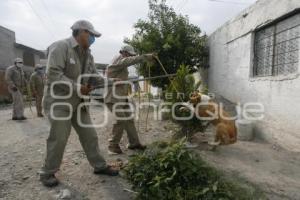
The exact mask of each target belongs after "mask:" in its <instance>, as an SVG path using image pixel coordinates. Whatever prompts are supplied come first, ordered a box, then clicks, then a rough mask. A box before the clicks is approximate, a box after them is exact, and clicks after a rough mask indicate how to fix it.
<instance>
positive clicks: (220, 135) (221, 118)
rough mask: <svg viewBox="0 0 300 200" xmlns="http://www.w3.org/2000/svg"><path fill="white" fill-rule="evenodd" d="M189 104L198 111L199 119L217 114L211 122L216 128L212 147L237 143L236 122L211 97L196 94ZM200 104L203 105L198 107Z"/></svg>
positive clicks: (192, 96)
mask: <svg viewBox="0 0 300 200" xmlns="http://www.w3.org/2000/svg"><path fill="white" fill-rule="evenodd" d="M189 102H190V104H192V105H193V107H194V109H196V110H194V111H195V112H196V114H197V117H201V118H203V117H206V118H208V117H212V116H213V114H214V113H217V116H214V118H213V119H212V120H211V121H210V123H212V124H213V125H214V126H216V134H215V140H214V143H211V145H213V146H218V145H229V144H233V143H235V142H236V141H237V130H236V126H235V121H234V120H231V119H229V117H230V116H229V114H228V113H226V112H225V111H224V110H223V109H222V107H221V106H219V105H218V104H217V103H215V102H213V101H212V100H211V98H210V97H209V96H207V95H204V94H201V93H199V92H194V93H193V94H192V95H191V97H190V101H189ZM199 103H201V105H198V104H199ZM197 105H198V106H197ZM185 110H186V109H185ZM216 111H217V112H216Z"/></svg>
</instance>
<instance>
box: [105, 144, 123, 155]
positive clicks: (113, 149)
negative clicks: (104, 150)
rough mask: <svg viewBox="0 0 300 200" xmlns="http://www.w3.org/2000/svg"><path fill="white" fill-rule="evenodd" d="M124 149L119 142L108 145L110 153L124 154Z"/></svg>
mask: <svg viewBox="0 0 300 200" xmlns="http://www.w3.org/2000/svg"><path fill="white" fill-rule="evenodd" d="M122 153H123V152H122V150H121V148H120V146H119V145H118V144H110V145H109V146H108V154H110V155H116V154H122Z"/></svg>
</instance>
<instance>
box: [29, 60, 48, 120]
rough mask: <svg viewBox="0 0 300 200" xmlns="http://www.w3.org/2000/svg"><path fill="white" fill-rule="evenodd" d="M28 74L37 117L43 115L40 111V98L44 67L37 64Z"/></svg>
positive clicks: (41, 96) (43, 80)
mask: <svg viewBox="0 0 300 200" xmlns="http://www.w3.org/2000/svg"><path fill="white" fill-rule="evenodd" d="M34 71H35V72H33V73H32V74H31V76H30V89H31V93H32V96H34V98H35V101H36V102H35V105H36V111H37V116H38V117H43V113H42V110H43V109H42V99H43V93H44V82H45V67H44V66H42V65H40V64H37V65H36V66H35V69H34Z"/></svg>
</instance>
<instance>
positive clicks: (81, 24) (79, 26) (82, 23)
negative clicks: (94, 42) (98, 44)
mask: <svg viewBox="0 0 300 200" xmlns="http://www.w3.org/2000/svg"><path fill="white" fill-rule="evenodd" d="M71 29H72V30H73V31H74V30H87V31H89V32H90V33H91V34H93V35H94V36H95V37H100V36H101V33H99V32H98V31H96V30H95V29H94V26H93V24H92V23H91V22H89V21H87V20H79V21H77V22H75V23H74V24H73V25H72V26H71Z"/></svg>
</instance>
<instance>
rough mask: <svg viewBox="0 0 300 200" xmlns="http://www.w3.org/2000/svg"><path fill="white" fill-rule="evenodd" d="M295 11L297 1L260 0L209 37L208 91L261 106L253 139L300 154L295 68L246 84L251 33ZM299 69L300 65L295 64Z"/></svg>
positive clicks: (298, 89)
mask: <svg viewBox="0 0 300 200" xmlns="http://www.w3.org/2000/svg"><path fill="white" fill-rule="evenodd" d="M296 8H300V0H259V1H257V2H256V3H255V4H254V5H253V6H251V7H249V8H248V9H246V10H244V11H243V12H242V13H241V14H240V15H239V16H237V17H236V18H235V19H232V20H231V21H229V22H227V23H226V24H224V25H223V26H222V27H220V28H219V29H218V30H216V31H215V32H214V33H213V34H211V36H210V37H209V47H210V68H209V71H208V87H209V90H210V92H215V93H218V94H220V95H222V96H223V97H225V98H226V99H228V100H230V101H232V102H235V103H239V102H240V103H242V104H244V103H246V102H250V101H253V102H261V103H262V104H263V105H264V106H265V118H264V120H262V121H259V122H256V123H255V131H256V135H257V136H258V137H260V138H264V139H266V140H268V141H270V142H272V143H277V144H279V145H281V146H283V147H284V148H286V149H289V150H292V151H300V78H299V74H300V67H299V73H297V74H294V75H291V76H288V77H279V78H278V77H277V78H264V79H259V78H251V74H250V71H251V69H252V56H253V38H254V33H253V31H254V30H255V29H256V28H257V27H259V26H261V25H264V24H267V23H269V22H270V21H273V20H275V19H277V18H278V17H281V16H283V15H285V14H287V13H289V12H291V11H293V10H295V9H296ZM299 63H300V62H299Z"/></svg>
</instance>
